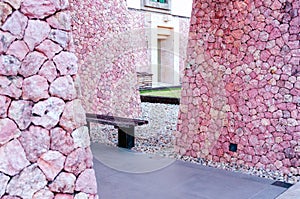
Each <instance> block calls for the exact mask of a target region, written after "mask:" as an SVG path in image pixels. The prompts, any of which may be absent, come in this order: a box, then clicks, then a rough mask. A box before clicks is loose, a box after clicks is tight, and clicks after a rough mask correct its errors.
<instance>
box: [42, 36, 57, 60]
mask: <svg viewBox="0 0 300 199" xmlns="http://www.w3.org/2000/svg"><path fill="white" fill-rule="evenodd" d="M36 50H37V51H39V52H41V53H43V54H44V55H46V56H47V57H48V59H49V60H51V59H52V58H53V57H54V56H55V54H57V53H59V52H60V51H61V50H62V48H61V47H60V45H58V44H56V43H54V42H53V41H51V40H49V39H46V40H45V41H43V42H42V43H41V44H40V45H39V46H37V47H36Z"/></svg>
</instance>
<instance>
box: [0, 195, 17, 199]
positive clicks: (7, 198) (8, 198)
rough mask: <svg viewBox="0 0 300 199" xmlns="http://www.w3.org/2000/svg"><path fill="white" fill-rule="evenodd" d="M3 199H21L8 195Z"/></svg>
mask: <svg viewBox="0 0 300 199" xmlns="http://www.w3.org/2000/svg"><path fill="white" fill-rule="evenodd" d="M1 199H20V198H19V197H17V196H8V195H5V196H3V197H2V198H1Z"/></svg>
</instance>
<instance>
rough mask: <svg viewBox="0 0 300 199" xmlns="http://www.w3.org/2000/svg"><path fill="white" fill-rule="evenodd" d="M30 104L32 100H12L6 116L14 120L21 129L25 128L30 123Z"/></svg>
mask: <svg viewBox="0 0 300 199" xmlns="http://www.w3.org/2000/svg"><path fill="white" fill-rule="evenodd" d="M32 106H33V102H31V101H25V100H19V101H12V102H11V105H10V107H9V110H8V117H9V118H11V119H12V120H14V121H15V123H16V124H17V125H18V127H19V128H20V129H21V130H25V129H27V127H28V126H29V125H30V123H31V113H32Z"/></svg>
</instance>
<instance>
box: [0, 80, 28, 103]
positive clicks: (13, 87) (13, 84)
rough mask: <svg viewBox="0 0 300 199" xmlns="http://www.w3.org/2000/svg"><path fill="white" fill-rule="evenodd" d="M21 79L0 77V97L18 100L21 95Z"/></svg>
mask: <svg viewBox="0 0 300 199" xmlns="http://www.w3.org/2000/svg"><path fill="white" fill-rule="evenodd" d="M22 83H23V79H22V78H20V77H5V76H1V75H0V95H6V96H8V97H11V98H15V99H18V98H19V97H21V95H22Z"/></svg>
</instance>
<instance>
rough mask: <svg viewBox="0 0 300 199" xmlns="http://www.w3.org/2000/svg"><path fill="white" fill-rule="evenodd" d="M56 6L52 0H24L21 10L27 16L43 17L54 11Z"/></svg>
mask: <svg viewBox="0 0 300 199" xmlns="http://www.w3.org/2000/svg"><path fill="white" fill-rule="evenodd" d="M56 10H57V8H56V5H55V1H54V0H50V1H49V0H24V1H22V5H21V11H22V12H23V13H24V14H25V15H26V16H28V17H29V18H39V19H43V18H45V17H47V16H50V15H52V14H54V13H55V12H56Z"/></svg>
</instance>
